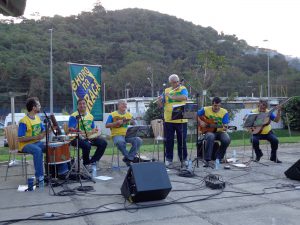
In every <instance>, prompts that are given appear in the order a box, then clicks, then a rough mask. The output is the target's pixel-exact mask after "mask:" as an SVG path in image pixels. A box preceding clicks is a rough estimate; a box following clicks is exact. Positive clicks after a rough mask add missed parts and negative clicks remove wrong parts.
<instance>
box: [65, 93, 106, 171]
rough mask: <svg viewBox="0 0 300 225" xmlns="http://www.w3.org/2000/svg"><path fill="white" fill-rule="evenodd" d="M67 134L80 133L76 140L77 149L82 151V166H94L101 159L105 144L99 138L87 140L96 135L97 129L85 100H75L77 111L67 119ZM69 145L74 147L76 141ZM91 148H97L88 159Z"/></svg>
mask: <svg viewBox="0 0 300 225" xmlns="http://www.w3.org/2000/svg"><path fill="white" fill-rule="evenodd" d="M78 123H79V127H78ZM69 132H71V133H72V132H80V137H81V138H80V139H79V140H78V147H79V148H81V149H82V159H83V165H85V166H86V167H89V165H91V164H95V163H96V162H97V161H99V160H100V159H101V157H102V156H103V154H104V151H105V149H106V146H107V142H106V141H105V140H104V139H102V138H100V137H95V138H92V139H88V137H89V136H90V135H92V134H95V133H98V129H97V128H96V127H95V122H94V117H93V115H92V114H91V113H89V112H88V111H87V105H86V100H85V99H83V98H79V99H78V100H77V111H76V112H74V113H73V114H72V115H71V116H70V118H69ZM71 144H72V145H73V146H76V144H77V140H76V139H75V140H73V141H72V142H71ZM91 146H96V147H97V148H96V151H95V153H94V155H93V156H92V157H91V158H90V150H91Z"/></svg>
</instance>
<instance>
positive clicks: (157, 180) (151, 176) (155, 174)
mask: <svg viewBox="0 0 300 225" xmlns="http://www.w3.org/2000/svg"><path fill="white" fill-rule="evenodd" d="M171 189H172V186H171V182H170V179H169V176H168V173H167V170H166V167H165V165H164V164H163V163H161V162H144V163H135V164H132V165H131V166H130V167H129V169H128V171H127V175H126V177H125V179H124V182H123V185H122V187H121V193H122V195H123V196H124V197H125V198H126V199H128V200H129V201H132V202H144V201H155V200H161V199H165V198H166V197H167V195H168V194H169V192H170V191H171Z"/></svg>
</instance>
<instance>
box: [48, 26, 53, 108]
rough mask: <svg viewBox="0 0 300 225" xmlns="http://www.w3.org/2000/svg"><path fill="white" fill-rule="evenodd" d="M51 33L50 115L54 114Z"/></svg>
mask: <svg viewBox="0 0 300 225" xmlns="http://www.w3.org/2000/svg"><path fill="white" fill-rule="evenodd" d="M49 31H50V113H53V64H52V31H53V29H52V28H51V29H49Z"/></svg>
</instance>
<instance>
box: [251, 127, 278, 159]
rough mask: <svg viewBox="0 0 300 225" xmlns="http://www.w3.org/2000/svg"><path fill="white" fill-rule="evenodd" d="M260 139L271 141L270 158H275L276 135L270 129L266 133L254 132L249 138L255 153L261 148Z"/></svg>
mask: <svg viewBox="0 0 300 225" xmlns="http://www.w3.org/2000/svg"><path fill="white" fill-rule="evenodd" d="M260 140H267V141H268V142H270V143H271V158H276V157H277V149H278V143H279V141H278V138H277V137H276V135H275V134H274V133H273V132H272V131H270V132H269V133H268V134H254V135H253V136H252V138H251V142H252V146H253V149H254V151H255V154H256V155H258V154H260V153H261V149H260V148H259V141H260Z"/></svg>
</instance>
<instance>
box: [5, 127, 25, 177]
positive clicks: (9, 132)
mask: <svg viewBox="0 0 300 225" xmlns="http://www.w3.org/2000/svg"><path fill="white" fill-rule="evenodd" d="M4 131H5V135H6V137H7V142H8V147H9V157H8V161H7V167H6V174H5V181H6V179H7V176H8V169H9V167H10V165H9V164H10V159H11V155H14V157H15V156H16V155H20V156H22V160H21V162H22V176H24V174H25V179H26V182H27V161H26V155H27V153H23V152H19V149H18V146H19V142H18V126H17V125H10V126H7V127H5V128H4ZM24 169H25V173H24Z"/></svg>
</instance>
